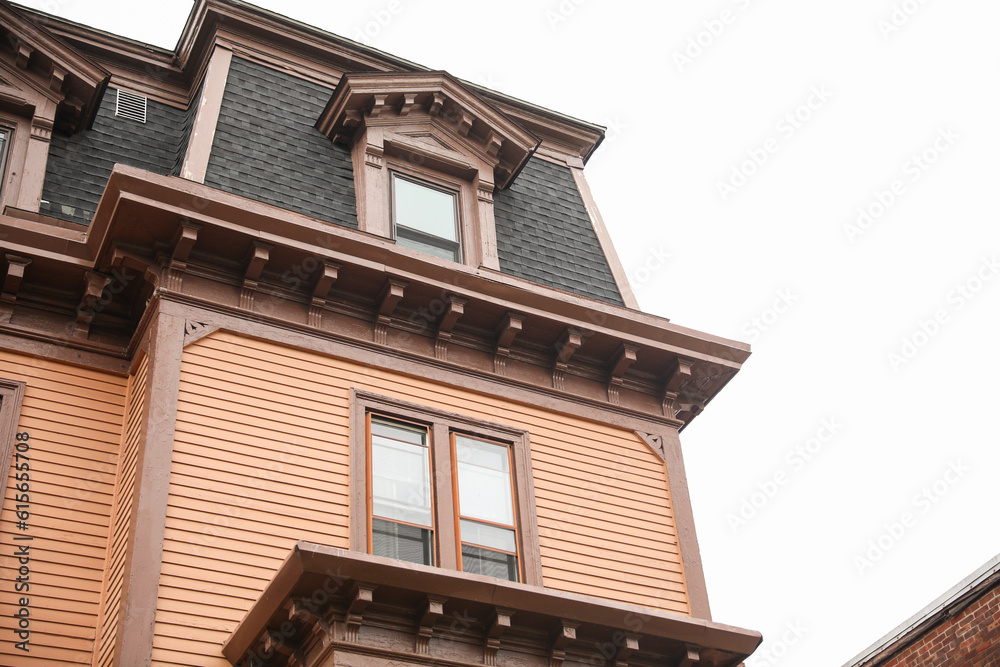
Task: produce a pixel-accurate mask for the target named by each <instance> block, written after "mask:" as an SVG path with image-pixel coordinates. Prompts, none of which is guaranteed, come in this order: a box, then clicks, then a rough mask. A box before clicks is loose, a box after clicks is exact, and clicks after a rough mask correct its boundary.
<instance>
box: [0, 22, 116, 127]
mask: <svg viewBox="0 0 1000 667" xmlns="http://www.w3.org/2000/svg"><path fill="white" fill-rule="evenodd" d="M0 66H2V69H3V70H4V71H3V72H2V74H0V78H2V79H3V81H2V82H0V89H2V92H3V94H4V97H5V100H6V102H7V103H8V105H10V104H13V103H14V101H15V100H21V101H23V102H25V103H26V104H27V105H28V106H29V107H30V106H36V101H37V100H38V99H39V96H42V97H44V98H46V99H48V100H51V101H52V102H54V103H55V104H56V105H57V106H56V114H55V118H54V119H52V118H49V119H48V120H50V121H53V120H54V122H55V124H56V125H57V126H58V127H60V128H62V129H63V130H65V131H69V132H73V131H76V130H78V129H82V128H84V127H87V126H89V124H90V122H91V121H92V120H93V117H94V115H95V114H96V113H97V107H98V105H99V103H100V99H101V95H102V94H103V93H104V89H105V87H106V85H107V82H108V80H109V78H110V74H109V73H108V72H107V70H105V69H104V68H103V67H101V66H100V65H98V64H97V63H95V62H93V61H91V60H90V59H88V58H86V57H84V56H83V55H81V54H80V53H79V52H78V51H76V50H74V49H72V48H71V47H69V46H68V45H67V44H66V43H65V42H63V41H62V40H60V39H59V38H58V37H56V36H54V35H53V34H51V33H50V32H49V31H48V30H46V29H45V28H43V27H42V26H40V25H38V24H37V23H35V22H34V21H32V20H31V18H30V15H29V14H28V13H27V12H23V11H21V10H20V9H18V8H15V7H12V6H10V5H9V4H7V3H5V2H0Z"/></svg>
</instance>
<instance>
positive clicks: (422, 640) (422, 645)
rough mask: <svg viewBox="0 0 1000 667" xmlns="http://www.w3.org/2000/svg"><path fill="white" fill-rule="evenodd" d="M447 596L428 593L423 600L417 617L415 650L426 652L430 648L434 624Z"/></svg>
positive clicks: (428, 651)
mask: <svg viewBox="0 0 1000 667" xmlns="http://www.w3.org/2000/svg"><path fill="white" fill-rule="evenodd" d="M447 601H448V598H442V597H437V596H434V595H428V596H427V598H426V599H425V600H424V606H423V609H422V610H421V612H420V618H419V619H417V625H418V626H419V627H418V628H417V644H416V652H417V653H422V654H425V655H426V654H428V653H430V650H431V637H432V636H433V635H434V624H435V623H437V620H438V619H439V618H441V616H442V615H443V614H444V603H445V602H447Z"/></svg>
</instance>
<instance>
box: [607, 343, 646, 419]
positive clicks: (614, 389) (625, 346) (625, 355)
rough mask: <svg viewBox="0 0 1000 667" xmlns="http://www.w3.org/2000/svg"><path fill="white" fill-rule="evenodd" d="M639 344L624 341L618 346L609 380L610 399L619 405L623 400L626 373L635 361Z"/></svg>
mask: <svg viewBox="0 0 1000 667" xmlns="http://www.w3.org/2000/svg"><path fill="white" fill-rule="evenodd" d="M638 352H639V346H638V345H635V344H633V343H622V344H621V346H620V347H619V348H618V354H617V356H616V357H615V362H614V366H612V368H611V377H610V379H609V380H608V401H609V402H611V403H614V404H615V405H618V404H619V403H620V402H621V389H622V385H623V384H624V383H625V373H626V372H627V371H628V369H629V367H630V366H631V365H632V364H634V363H635V359H636V354H637V353H638Z"/></svg>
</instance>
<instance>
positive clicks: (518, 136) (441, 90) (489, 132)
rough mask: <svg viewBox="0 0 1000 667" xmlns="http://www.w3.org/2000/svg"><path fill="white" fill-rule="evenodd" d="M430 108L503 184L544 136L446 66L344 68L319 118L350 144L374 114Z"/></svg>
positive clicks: (395, 116)
mask: <svg viewBox="0 0 1000 667" xmlns="http://www.w3.org/2000/svg"><path fill="white" fill-rule="evenodd" d="M414 112H418V113H421V114H426V115H427V116H429V117H431V118H432V119H433V122H434V123H435V124H436V125H437V126H438V127H440V128H441V129H442V130H443V131H445V132H447V133H449V134H451V135H452V136H453V137H454V138H455V139H456V140H458V141H462V142H467V143H470V144H472V145H473V146H474V147H475V148H476V149H477V152H478V153H479V154H480V155H481V156H483V158H484V159H486V160H488V161H489V162H490V163H491V164H492V166H493V172H494V178H495V184H496V186H497V187H498V188H504V187H506V186H507V185H509V184H510V183H511V181H513V179H514V177H515V176H516V175H517V173H518V172H519V171H520V170H521V168H522V167H523V166H524V164H525V163H526V162H527V161H528V158H529V157H531V154H532V153H533V152H534V150H535V148H537V147H538V144H539V143H540V140H539V139H538V137H536V136H534V135H533V134H532V133H531V132H529V131H528V130H526V129H524V128H523V127H522V126H521V125H519V124H518V123H516V122H514V121H513V120H511V119H510V118H509V117H508V116H507V115H506V114H504V113H502V112H501V111H499V110H498V109H497V108H496V107H494V106H493V105H492V104H490V103H489V102H487V101H486V100H485V99H483V98H482V97H480V96H479V95H477V94H476V93H475V92H473V91H472V90H470V89H469V88H467V87H466V86H464V85H462V84H461V83H460V82H459V81H458V80H457V79H455V78H454V77H452V76H451V75H449V74H447V73H445V72H371V73H348V74H345V75H344V76H343V77H342V78H341V80H340V83H339V84H338V85H337V88H336V89H335V90H334V91H333V95H332V96H331V97H330V101H329V102H328V103H327V105H326V108H325V109H324V110H323V113H322V114H321V115H320V117H319V120H318V121H317V122H316V129H318V130H319V131H320V132H322V133H323V134H325V135H326V136H328V137H330V138H331V139H332V140H334V141H336V142H340V143H344V144H348V145H351V144H353V143H354V140H355V138H356V137H357V136H358V133H359V131H360V130H361V129H362V128H363V127H365V125H366V124H367V123H370V122H373V120H375V119H383V122H384V121H385V119H386V118H387V117H388V118H391V119H392V120H390V121H389V122H393V120H394V121H395V122H399V123H403V122H405V119H406V118H407V117H409V116H411V115H412V114H413V113H414Z"/></svg>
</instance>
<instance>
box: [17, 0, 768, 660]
mask: <svg viewBox="0 0 1000 667" xmlns="http://www.w3.org/2000/svg"><path fill="white" fill-rule="evenodd" d="M0 26H2V30H3V32H4V36H5V39H3V40H0V79H2V80H0V142H2V144H3V165H2V166H3V181H2V191H0V211H2V219H0V257H2V266H0V437H2V440H0V442H2V448H0V456H2V462H3V465H6V466H9V468H10V471H11V472H10V476H9V477H6V478H4V480H5V481H4V484H5V488H4V494H2V497H3V498H4V503H3V510H2V514H0V550H2V551H0V581H2V584H0V585H2V590H0V663H3V664H11V665H19V666H25V667H30V666H34V665H54V664H59V665H64V664H85V665H94V666H97V667H105V666H108V665H122V666H124V667H132V666H136V665H151V664H152V665H164V666H165V665H184V666H197V667H224V666H226V665H241V666H248V667H249V666H251V665H305V666H310V667H312V666H314V665H389V664H405V665H427V664H448V665H453V666H455V667H457V666H458V665H465V664H475V665H480V664H485V665H491V666H493V665H500V666H511V667H512V666H514V665H547V666H548V667H561V666H562V665H564V664H565V665H567V667H570V666H575V665H583V664H589V665H604V664H608V665H610V664H614V665H616V666H617V667H625V666H626V665H629V664H634V665H653V664H658V665H660V664H662V665H677V666H683V667H694V666H697V667H723V666H729V665H736V664H739V663H740V662H741V661H742V660H743V659H744V658H745V657H746V656H747V655H749V654H750V653H752V652H753V650H754V649H755V647H756V646H757V645H758V644H759V643H760V640H761V637H760V635H759V634H758V633H756V632H753V631H749V630H744V629H740V628H735V627H730V626H727V625H724V624H720V623H716V622H713V621H712V620H711V614H710V610H709V604H708V599H707V596H706V591H705V583H704V576H703V573H702V567H701V562H700V558H699V553H698V544H697V539H696V536H695V530H694V525H693V519H692V511H691V506H690V501H689V496H688V491H687V487H686V481H685V476H684V464H683V459H682V455H681V447H680V440H679V433H680V431H681V430H682V429H683V428H684V427H685V426H686V425H687V424H689V423H690V422H691V421H692V420H693V419H694V418H695V417H697V416H698V415H699V414H700V413H701V412H702V411H703V410H704V408H705V406H706V404H707V403H708V402H709V401H711V399H712V398H713V397H714V396H715V395H716V394H717V393H718V392H719V391H720V390H721V389H722V388H723V387H724V386H725V385H726V383H727V382H728V381H729V380H730V379H731V378H732V377H733V376H734V375H735V373H736V372H737V371H738V370H739V368H740V366H741V364H742V363H743V362H744V361H745V360H746V358H747V357H748V355H749V348H748V347H747V346H746V345H744V344H741V343H737V342H733V341H729V340H725V339H723V338H719V337H716V336H713V335H709V334H705V333H701V332H698V331H694V330H691V329H688V328H685V327H683V326H679V325H675V324H673V323H671V322H669V321H668V320H666V319H664V318H662V317H656V316H652V315H649V314H645V313H642V312H640V311H639V310H638V308H637V304H636V302H635V299H634V297H633V296H632V294H631V292H630V289H629V287H628V283H627V281H626V280H625V278H624V274H623V271H622V268H621V265H620V263H619V261H618V259H617V258H616V255H615V252H614V249H613V247H612V246H611V243H610V241H609V237H608V234H607V232H606V231H605V228H604V225H603V222H602V221H601V218H600V215H599V213H598V212H597V208H596V206H595V205H594V202H593V200H592V197H591V194H590V192H589V189H588V187H587V184H586V180H585V178H584V173H583V171H584V164H585V163H586V161H587V160H588V158H589V157H590V156H591V155H592V154H593V153H594V151H595V150H597V149H598V146H599V144H600V143H601V140H602V138H603V129H602V128H601V127H599V126H596V125H593V124H591V123H588V122H584V121H580V120H577V119H574V118H570V117H567V116H565V115H562V114H560V113H558V112H554V111H550V110H547V109H542V108H539V107H537V106H535V105H532V104H530V103H527V102H523V101H520V100H516V99H512V98H510V97H507V96H505V95H503V94H501V93H497V92H494V91H491V90H487V89H485V88H482V87H480V86H476V85H473V84H470V83H468V82H465V81H460V80H458V79H456V78H455V77H453V76H451V75H449V74H447V73H446V72H438V71H430V70H427V69H426V68H423V67H420V66H418V65H415V64H413V63H410V62H407V61H406V60H403V59H400V58H398V57H395V56H392V55H389V54H386V53H382V52H379V51H376V50H374V49H371V48H368V47H365V46H362V45H360V44H357V43H354V42H351V41H349V40H347V39H344V38H341V37H338V36H336V35H332V34H329V33H326V32H323V31H321V30H318V29H316V28H314V27H311V26H308V25H304V24H302V23H298V22H296V21H293V20H290V19H288V18H285V17H282V16H279V15H276V14H273V13H271V12H267V11H263V10H261V9H259V8H256V7H254V6H252V5H250V4H247V3H244V2H241V1H240V0H198V2H196V3H195V6H194V8H193V10H192V13H191V16H190V18H189V20H188V23H187V25H186V27H185V28H184V31H183V34H182V36H181V38H180V41H179V43H178V46H177V48H176V50H175V51H169V50H163V49H158V48H155V47H150V46H148V45H145V44H140V43H137V42H133V41H129V40H127V39H123V38H120V37H116V36H114V35H109V34H107V33H104V32H101V31H99V30H95V29H91V28H88V27H86V26H82V25H77V24H74V23H70V22H67V21H64V20H61V19H58V18H55V17H52V16H48V15H45V14H42V13H38V12H35V11H30V10H26V9H23V8H19V7H16V6H12V5H9V4H7V3H6V2H0Z"/></svg>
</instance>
